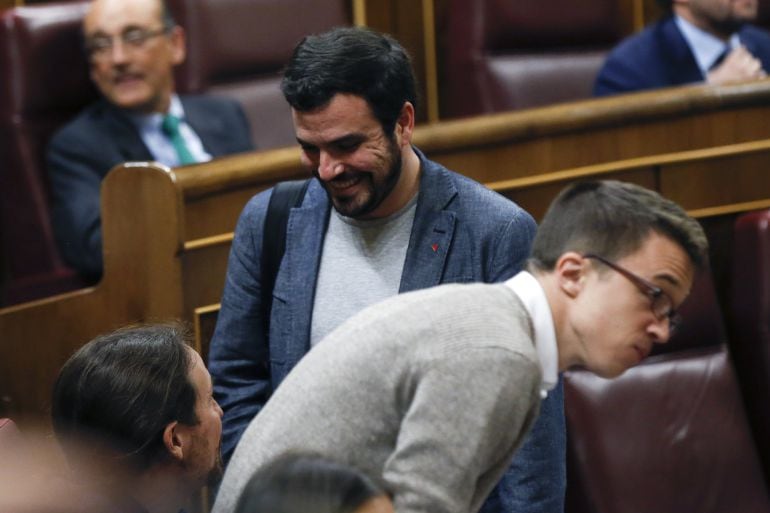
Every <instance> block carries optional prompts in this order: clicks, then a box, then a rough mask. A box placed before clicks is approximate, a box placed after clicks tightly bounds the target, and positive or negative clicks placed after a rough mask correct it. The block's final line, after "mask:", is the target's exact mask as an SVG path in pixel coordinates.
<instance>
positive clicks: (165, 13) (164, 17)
mask: <svg viewBox="0 0 770 513" xmlns="http://www.w3.org/2000/svg"><path fill="white" fill-rule="evenodd" d="M160 20H161V22H162V23H163V27H164V28H165V29H166V30H171V29H172V28H174V27H176V20H174V15H173V14H171V9H169V8H168V2H166V0H160Z"/></svg>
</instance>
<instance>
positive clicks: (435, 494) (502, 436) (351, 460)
mask: <svg viewBox="0 0 770 513" xmlns="http://www.w3.org/2000/svg"><path fill="white" fill-rule="evenodd" d="M539 385H540V366H539V363H538V360H537V354H536V351H535V348H534V345H533V336H532V327H531V323H530V321H529V318H528V316H527V314H526V312H525V310H524V308H523V306H522V305H521V303H520V301H519V300H518V297H517V296H516V294H515V293H514V292H513V291H512V290H511V289H509V288H508V287H507V286H505V285H503V284H495V285H487V284H473V285H442V286H439V287H434V288H431V289H426V290H421V291H417V292H411V293H408V294H402V295H399V296H395V297H393V298H390V299H388V300H386V301H384V302H382V303H379V304H376V305H374V306H372V307H369V308H367V309H366V310H364V311H362V312H361V313H359V314H358V315H356V316H354V317H353V318H351V319H350V320H348V321H347V322H345V323H344V324H343V325H342V326H340V327H339V328H338V329H337V330H335V331H334V332H332V333H331V334H330V335H329V336H328V337H327V338H325V339H324V340H322V341H321V342H320V343H319V344H318V345H317V346H316V347H314V348H313V349H312V350H311V351H310V352H309V353H308V354H307V356H305V358H303V359H302V361H301V362H300V363H299V364H298V365H297V366H296V367H295V369H294V370H293V371H292V372H291V373H290V374H289V376H288V377H287V378H286V380H285V381H284V382H283V383H282V384H281V386H280V387H278V389H277V390H276V391H275V393H274V394H273V397H272V398H271V399H270V401H269V402H268V403H267V404H266V406H265V408H264V409H263V410H262V411H261V412H260V413H259V415H257V417H256V418H255V419H254V420H252V422H251V424H250V425H249V427H248V429H247V430H246V431H245V432H244V435H243V438H242V439H241V441H240V443H239V445H238V447H237V448H236V451H235V454H234V455H233V458H232V460H231V462H230V464H229V466H228V468H227V472H226V474H225V477H224V481H223V482H222V486H221V488H220V490H219V494H218V496H217V500H216V503H215V505H214V510H213V513H230V512H232V511H233V509H234V507H235V504H236V502H237V500H238V497H239V495H240V492H241V490H242V489H243V487H244V486H245V484H246V482H247V481H248V479H249V477H250V476H251V475H252V473H253V472H254V471H255V470H256V469H258V468H260V467H262V466H264V465H265V464H267V463H269V462H271V461H272V460H274V459H275V458H277V457H279V456H281V455H283V454H285V453H287V452H312V453H317V454H321V455H325V456H328V457H330V458H332V459H334V460H337V461H340V462H344V463H348V464H351V465H353V466H355V467H357V468H359V469H360V470H362V471H364V472H366V473H367V474H368V475H369V476H370V477H372V478H373V479H375V480H376V481H379V482H380V483H381V484H382V485H383V486H384V487H386V489H388V490H389V491H390V492H392V493H393V496H394V503H395V507H396V511H398V512H399V513H406V512H415V513H416V512H447V513H449V512H453V513H461V512H462V513H465V512H475V511H478V509H479V508H480V507H481V504H482V503H483V501H484V499H485V498H486V496H487V495H488V494H489V492H490V491H491V490H492V488H493V487H494V485H495V484H496V483H497V481H498V480H499V479H500V477H501V476H502V475H503V473H504V472H505V470H506V469H507V468H508V466H509V464H510V462H511V460H512V458H513V455H514V452H515V451H516V449H517V448H518V447H519V445H520V444H521V442H522V440H523V439H524V436H525V435H526V433H527V432H528V431H529V428H530V426H531V425H532V422H533V421H534V419H535V417H536V416H537V412H538V409H539V405H540V398H539Z"/></svg>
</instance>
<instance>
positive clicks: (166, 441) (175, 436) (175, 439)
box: [163, 421, 187, 461]
mask: <svg viewBox="0 0 770 513" xmlns="http://www.w3.org/2000/svg"><path fill="white" fill-rule="evenodd" d="M163 445H165V446H166V450H167V451H168V453H169V455H171V457H172V458H173V459H175V460H178V461H182V460H183V459H184V453H185V450H186V449H187V433H186V431H185V430H184V426H182V425H181V424H179V422H177V421H174V422H169V423H168V424H167V425H166V428H165V429H164V430H163Z"/></svg>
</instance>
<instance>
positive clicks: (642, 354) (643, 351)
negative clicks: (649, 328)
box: [634, 345, 651, 362]
mask: <svg viewBox="0 0 770 513" xmlns="http://www.w3.org/2000/svg"><path fill="white" fill-rule="evenodd" d="M650 349H651V348H650V347H648V346H639V345H634V350H635V351H636V354H637V356H638V357H639V361H640V362H641V361H642V360H644V359H645V358H647V356H648V355H649V354H650Z"/></svg>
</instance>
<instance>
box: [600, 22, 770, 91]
mask: <svg viewBox="0 0 770 513" xmlns="http://www.w3.org/2000/svg"><path fill="white" fill-rule="evenodd" d="M738 37H740V40H741V43H742V44H743V45H744V46H745V47H746V49H747V50H748V51H749V52H751V54H752V55H754V56H755V57H756V58H758V59H759V60H760V61H761V62H762V67H763V68H764V69H765V71H768V72H770V34H768V33H767V32H765V31H764V30H760V29H758V28H757V27H754V26H751V25H745V26H744V27H743V28H742V29H741V30H740V31H739V32H738ZM704 79H705V77H704V76H703V74H702V73H701V71H700V69H699V68H698V64H697V63H696V62H695V57H694V56H693V53H692V51H691V50H690V46H689V45H688V44H687V41H686V40H685V39H684V36H683V35H682V33H681V32H680V30H679V27H677V25H676V22H675V21H674V18H673V17H668V18H666V19H664V20H661V21H659V22H657V23H655V24H653V25H651V26H649V27H647V28H646V29H644V30H643V31H642V32H640V33H639V34H636V35H634V36H631V37H629V38H628V39H626V40H624V41H623V42H622V43H620V44H619V45H618V46H617V47H615V49H613V50H612V52H610V55H609V57H607V61H606V62H605V63H604V66H602V69H601V70H600V71H599V76H598V77H597V79H596V83H595V84H594V96H605V95H609V94H616V93H624V92H631V91H640V90H643V89H656V88H660V87H671V86H677V85H684V84H693V83H697V82H702V81H703V80H704Z"/></svg>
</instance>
